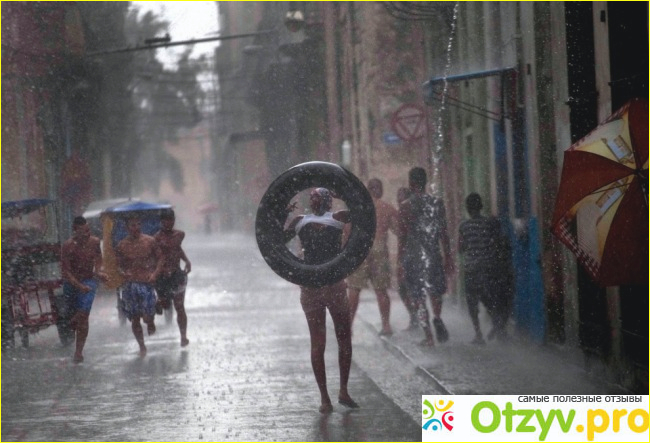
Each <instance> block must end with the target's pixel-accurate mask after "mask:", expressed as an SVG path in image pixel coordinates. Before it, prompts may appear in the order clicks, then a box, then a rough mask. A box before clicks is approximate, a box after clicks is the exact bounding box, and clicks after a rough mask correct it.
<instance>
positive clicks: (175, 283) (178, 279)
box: [156, 269, 187, 301]
mask: <svg viewBox="0 0 650 443" xmlns="http://www.w3.org/2000/svg"><path fill="white" fill-rule="evenodd" d="M186 286H187V274H186V273H185V272H184V271H182V270H180V269H179V270H177V271H174V272H172V273H171V274H168V275H161V276H160V277H158V280H156V292H157V293H158V297H159V298H160V299H162V300H163V301H168V300H172V299H173V298H174V297H176V296H178V295H183V294H185V288H186Z"/></svg>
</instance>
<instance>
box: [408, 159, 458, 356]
mask: <svg viewBox="0 0 650 443" xmlns="http://www.w3.org/2000/svg"><path fill="white" fill-rule="evenodd" d="M426 183H427V173H426V171H425V170H424V169H423V168H419V167H416V168H412V169H411V170H410V171H409V188H410V190H411V196H410V197H409V198H408V199H407V200H405V201H403V202H402V203H401V204H400V206H399V217H400V240H399V242H398V244H399V247H400V251H399V257H400V259H401V260H402V266H403V267H404V277H405V279H406V284H407V288H408V291H409V296H410V298H411V300H413V301H414V302H415V303H417V307H418V308H417V309H418V319H419V321H420V326H421V327H422V329H423V330H424V335H425V338H424V340H423V341H422V343H421V344H422V345H423V346H433V345H434V341H433V332H432V331H431V325H430V323H429V311H428V309H427V298H430V300H431V307H432V308H433V327H434V328H435V330H436V335H437V338H438V341H439V342H441V343H442V342H445V341H447V340H448V339H449V333H448V332H447V328H446V327H445V324H444V323H443V321H442V318H441V315H440V314H441V311H442V296H443V295H444V293H445V292H447V280H446V278H447V276H449V275H451V274H452V273H453V272H454V263H453V260H452V258H451V252H450V246H449V234H448V232H447V217H446V215H445V206H444V203H443V201H442V199H440V198H436V197H434V196H432V195H430V194H427V193H426V192H425V186H426ZM441 249H442V251H441ZM441 252H442V253H441ZM443 257H444V258H443Z"/></svg>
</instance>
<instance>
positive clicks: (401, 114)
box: [390, 103, 427, 142]
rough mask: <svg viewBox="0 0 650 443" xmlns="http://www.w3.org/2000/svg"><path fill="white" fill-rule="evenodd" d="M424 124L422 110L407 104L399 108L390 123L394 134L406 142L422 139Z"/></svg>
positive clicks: (424, 132)
mask: <svg viewBox="0 0 650 443" xmlns="http://www.w3.org/2000/svg"><path fill="white" fill-rule="evenodd" d="M426 124H427V122H426V114H425V112H424V109H422V108H421V107H419V106H417V105H413V104H409V103H407V104H404V105H402V106H400V108H399V109H398V110H397V112H395V114H393V118H392V119H391V121H390V125H391V127H392V128H393V131H394V132H395V134H397V136H398V137H399V138H401V139H402V140H404V141H406V142H410V141H414V140H417V139H419V138H422V137H424V135H425V134H426Z"/></svg>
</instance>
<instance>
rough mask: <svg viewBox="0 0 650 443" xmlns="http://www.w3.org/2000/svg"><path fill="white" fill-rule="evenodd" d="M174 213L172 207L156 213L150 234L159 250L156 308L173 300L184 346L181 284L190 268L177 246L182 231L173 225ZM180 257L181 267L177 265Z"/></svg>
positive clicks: (183, 283) (183, 236)
mask: <svg viewBox="0 0 650 443" xmlns="http://www.w3.org/2000/svg"><path fill="white" fill-rule="evenodd" d="M175 221H176V217H175V214H174V210H173V209H167V210H165V211H163V213H162V214H161V215H160V225H161V228H160V231H158V232H157V233H156V235H154V238H155V239H156V242H157V243H158V247H159V248H160V252H161V254H162V263H163V264H162V271H161V272H160V275H159V276H158V279H157V280H156V291H157V292H158V306H159V307H160V309H159V312H162V309H167V308H168V307H169V305H170V303H172V302H173V303H174V309H175V310H176V323H178V329H179V330H180V332H181V346H187V345H188V344H189V343H190V341H189V340H188V339H187V314H186V313H185V286H186V285H187V274H189V273H190V271H191V270H192V264H191V263H190V260H189V259H188V258H187V256H186V255H185V251H183V248H182V247H181V243H183V239H184V238H185V232H183V231H180V230H178V229H174V223H175ZM181 260H182V261H183V262H185V269H181Z"/></svg>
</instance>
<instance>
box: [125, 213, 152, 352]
mask: <svg viewBox="0 0 650 443" xmlns="http://www.w3.org/2000/svg"><path fill="white" fill-rule="evenodd" d="M126 230H127V232H128V235H127V237H126V238H125V239H123V240H122V241H120V242H119V243H118V245H117V248H116V249H115V252H116V258H117V265H118V270H119V273H120V275H121V276H122V277H123V278H124V280H125V282H124V284H123V285H122V298H123V301H124V313H125V314H126V317H127V318H128V319H129V320H130V321H131V330H132V331H133V335H134V336H135V340H136V341H137V342H138V345H139V346H140V356H141V357H144V356H146V355H147V347H146V346H145V344H144V333H143V331H142V325H141V323H140V319H142V320H143V321H144V323H145V324H146V325H147V333H148V334H149V335H153V334H154V333H155V332H156V325H155V323H154V317H155V315H156V293H155V291H154V286H153V285H154V283H155V282H156V280H157V278H158V276H159V275H160V273H161V271H162V266H163V263H164V262H163V260H162V255H161V251H160V247H159V246H158V244H157V243H156V240H155V239H154V238H153V237H152V236H150V235H146V234H143V233H142V230H141V221H140V219H139V218H137V217H130V218H129V219H127V221H126Z"/></svg>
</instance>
